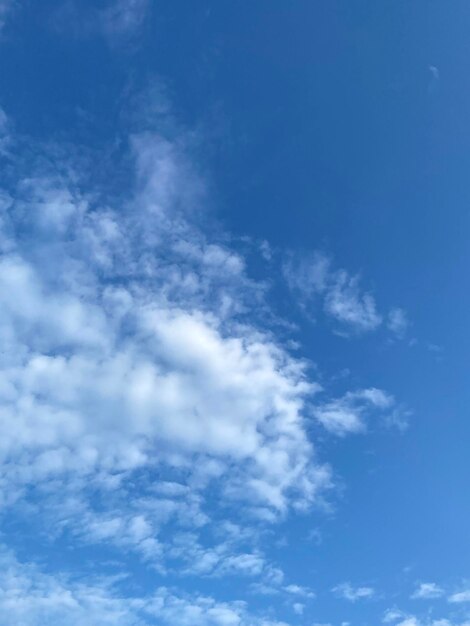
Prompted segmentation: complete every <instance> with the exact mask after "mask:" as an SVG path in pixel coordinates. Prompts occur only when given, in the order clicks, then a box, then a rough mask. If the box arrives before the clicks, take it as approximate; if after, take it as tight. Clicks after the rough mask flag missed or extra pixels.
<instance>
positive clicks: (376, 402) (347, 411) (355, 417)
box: [313, 387, 395, 437]
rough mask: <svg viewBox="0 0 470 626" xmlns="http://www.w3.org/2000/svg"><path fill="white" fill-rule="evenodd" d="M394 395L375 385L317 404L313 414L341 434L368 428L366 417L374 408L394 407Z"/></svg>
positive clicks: (382, 409) (324, 424) (333, 431)
mask: <svg viewBox="0 0 470 626" xmlns="http://www.w3.org/2000/svg"><path fill="white" fill-rule="evenodd" d="M394 403H395V401H394V398H393V397H392V396H390V395H389V394H387V393H385V392H384V391H382V390H381V389H376V388H374V387H372V388H370V389H361V390H358V391H349V392H347V393H346V394H345V395H344V396H343V397H341V398H337V399H334V400H330V401H328V402H326V403H324V404H319V405H316V406H315V407H314V409H313V415H314V417H315V419H317V420H318V421H319V422H320V424H321V425H322V426H323V427H324V428H326V430H328V431H330V432H331V433H333V434H335V435H339V436H341V437H342V436H345V435H347V434H350V433H360V432H364V431H365V430H366V429H367V424H366V421H365V420H366V417H367V416H368V415H369V414H370V413H371V412H372V411H373V410H374V409H378V410H380V411H384V410H387V409H390V408H391V407H393V405H394Z"/></svg>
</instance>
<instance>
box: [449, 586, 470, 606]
mask: <svg viewBox="0 0 470 626" xmlns="http://www.w3.org/2000/svg"><path fill="white" fill-rule="evenodd" d="M449 602H453V603H456V604H460V603H462V602H470V589H464V590H462V591H457V592H456V593H453V594H452V595H450V596H449Z"/></svg>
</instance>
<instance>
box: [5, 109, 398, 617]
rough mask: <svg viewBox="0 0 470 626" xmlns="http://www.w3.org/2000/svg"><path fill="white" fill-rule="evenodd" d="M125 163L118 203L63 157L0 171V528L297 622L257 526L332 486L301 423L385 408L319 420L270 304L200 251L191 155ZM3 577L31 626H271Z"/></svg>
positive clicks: (256, 287) (354, 400)
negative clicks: (215, 586)
mask: <svg viewBox="0 0 470 626" xmlns="http://www.w3.org/2000/svg"><path fill="white" fill-rule="evenodd" d="M0 121H1V120H0ZM5 127H8V128H10V126H9V122H8V120H7V119H6V120H5ZM8 132H10V131H8ZM12 141H15V139H14V138H13V139H12ZM126 145H127V146H128V150H127V152H126V155H125V158H124V161H125V164H124V165H123V164H122V163H119V165H120V167H121V168H125V167H127V168H128V170H127V171H126V175H127V179H128V180H129V181H131V182H130V183H129V188H128V189H127V190H123V191H121V192H120V193H119V195H113V194H110V193H108V192H107V191H106V189H104V188H102V187H101V186H99V185H97V184H96V182H95V181H94V179H93V178H89V176H88V174H87V172H88V171H91V170H92V169H93V168H92V167H91V165H92V164H91V163H88V164H87V167H84V168H83V169H82V168H81V166H80V165H77V163H80V162H81V161H82V160H83V159H86V157H83V155H80V158H76V159H74V156H75V155H73V154H72V155H70V156H65V155H64V152H63V150H61V149H60V147H57V146H53V147H52V148H51V147H48V148H46V147H45V146H42V145H40V146H35V150H34V151H28V153H27V155H26V156H19V157H17V158H15V159H14V158H13V156H12V154H10V153H8V154H5V153H1V154H0V158H2V159H8V160H9V171H10V172H15V175H14V176H11V177H10V178H9V179H8V180H7V181H5V188H4V189H3V191H2V192H1V196H0V198H3V201H2V202H0V242H1V245H2V252H3V254H2V256H1V257H0V341H1V345H2V352H1V355H0V368H1V377H0V429H1V431H2V438H1V439H0V488H1V489H0V493H1V497H0V512H1V513H2V514H3V515H8V514H11V512H12V511H14V514H15V518H16V519H18V520H20V521H21V523H22V524H24V527H25V529H29V531H30V532H31V533H32V534H34V535H35V536H38V535H39V534H41V536H43V535H44V534H45V535H47V537H48V539H49V540H50V541H54V540H55V539H57V538H58V537H61V538H62V539H63V540H64V541H68V542H70V545H73V546H75V547H80V548H81V547H83V546H84V545H92V546H96V545H99V546H101V548H104V549H109V551H110V553H111V554H112V555H113V556H114V557H116V558H133V559H136V558H137V559H138V560H139V564H140V566H143V567H146V568H152V570H153V571H154V572H155V571H157V572H158V574H160V575H162V576H163V575H165V574H168V573H170V574H172V575H174V576H175V577H176V576H197V577H212V578H216V577H221V576H224V577H232V576H243V577H245V578H249V579H251V580H252V581H256V582H253V583H252V584H253V585H254V584H258V585H259V586H260V587H259V588H261V586H263V588H265V589H271V590H273V589H274V590H275V591H276V592H278V593H282V594H284V597H285V598H287V597H290V600H289V602H290V603H291V606H294V604H297V609H295V607H294V610H297V611H298V612H300V610H301V609H300V607H301V605H303V604H304V602H305V601H306V600H307V599H309V598H312V597H313V592H311V591H310V590H308V589H307V588H305V587H302V586H300V585H296V584H295V583H292V584H287V585H286V583H285V581H284V578H285V577H284V573H283V572H282V570H281V569H280V568H279V567H278V566H277V565H276V563H273V562H271V561H270V559H269V558H268V557H267V556H266V554H265V552H264V551H263V549H262V547H261V546H260V535H261V532H257V531H256V526H257V525H259V526H260V527H262V526H263V525H264V524H266V523H271V522H274V521H278V520H279V519H280V518H281V517H282V516H285V515H287V514H288V513H289V512H290V511H292V510H293V509H294V510H305V509H306V508H308V507H310V506H312V505H314V504H315V503H319V502H321V498H322V495H323V493H324V491H325V489H327V488H328V487H330V486H331V470H330V469H329V467H328V466H327V465H326V464H324V463H322V462H321V461H320V460H319V459H318V458H317V455H316V451H315V447H314V444H313V442H312V441H311V440H310V438H309V437H308V436H307V429H306V426H305V419H306V416H309V415H311V412H312V410H313V411H314V415H315V417H316V419H318V421H319V422H321V423H322V424H323V425H324V426H325V428H327V429H329V430H330V431H332V432H335V433H336V434H345V433H346V432H356V431H359V430H361V429H362V428H363V427H364V426H365V418H366V417H367V415H368V412H369V410H370V409H372V408H375V409H380V410H382V409H383V410H384V409H386V408H387V407H388V406H389V405H390V404H391V403H393V400H392V398H391V397H390V396H388V395H387V394H385V392H383V391H381V390H378V389H374V388H370V389H365V390H359V391H354V392H349V393H346V394H345V395H344V397H343V398H341V399H339V400H336V401H330V402H327V403H324V404H321V402H319V403H315V405H314V404H313V402H314V400H315V394H317V393H318V392H319V391H320V386H319V384H318V383H317V382H316V381H315V380H312V379H311V378H310V377H309V375H308V372H309V370H308V368H307V364H306V363H305V362H304V361H303V360H302V359H301V358H297V357H294V356H292V354H290V353H289V351H288V350H287V348H286V346H285V345H284V344H283V343H282V342H281V341H279V340H278V339H277V338H276V336H275V334H274V332H273V330H272V329H271V328H270V327H269V326H266V324H265V323H264V320H263V318H262V315H260V311H263V310H265V309H266V308H267V304H266V298H265V286H264V285H262V284H259V283H257V282H256V281H253V280H252V279H250V277H249V276H248V273H247V270H246V263H245V259H244V258H243V256H242V255H241V254H239V253H238V252H236V251H235V250H234V249H233V248H232V247H231V246H230V244H229V237H228V236H226V235H225V234H224V233H220V229H218V228H214V229H213V231H214V232H215V233H216V234H212V235H210V234H209V228H207V221H206V218H207V216H206V215H205V214H204V206H205V202H206V200H207V195H206V188H205V185H204V181H203V180H202V179H201V177H200V176H199V175H198V172H197V170H196V168H195V166H194V164H193V162H192V161H191V158H190V157H189V150H188V148H187V145H186V143H185V138H184V137H179V136H178V137H176V138H175V137H173V138H172V139H171V140H170V139H168V137H166V136H165V135H164V134H163V133H161V132H159V131H158V130H156V129H155V128H154V127H151V128H150V127H149V128H146V129H145V128H144V129H142V128H141V129H139V132H138V133H134V134H131V136H130V137H128V138H127V143H126ZM16 147H17V148H19V147H21V146H20V145H18V146H16ZM18 152H19V150H18V149H17V150H15V151H12V153H18ZM31 153H36V154H39V155H40V156H39V158H38V160H37V161H35V160H34V159H33V157H32V156H31ZM95 159H96V156H95ZM119 171H121V169H119ZM120 189H121V188H120ZM217 233H218V234H217ZM316 280H317V279H316ZM318 280H320V278H318ZM353 415H354V416H355V417H353ZM233 516H234V517H235V518H236V520H237V523H239V524H240V526H238V525H237V524H235V523H234V522H233V521H232V520H230V517H233ZM247 520H248V521H247ZM222 522H224V523H222ZM253 527H254V528H255V530H253ZM64 538H65V539H64ZM2 558H4V559H6V560H5V563H6V562H7V561H8V559H10V560H11V559H13V557H11V556H8V555H4V557H2ZM11 563H12V565H11V567H10V570H11V571H15V572H18V574H15V576H17V577H19V578H18V581H19V587H14V588H13V590H12V589H10V588H8V580H6V579H5V577H3V578H2V575H1V574H0V589H2V588H6V589H7V591H6V592H5V593H4V594H3V596H1V598H0V607H2V606H3V607H10V606H11V611H10V612H9V613H8V614H9V615H10V616H12V619H13V616H15V617H16V615H18V616H19V619H18V620H16V622H15V623H22V624H23V623H24V624H25V625H26V626H30V625H31V626H33V625H36V624H42V623H45V621H46V620H48V621H49V622H50V623H51V624H55V622H54V620H56V622H57V624H63V623H67V624H72V625H74V624H77V625H80V626H81V624H84V623H85V620H86V622H87V624H89V625H93V623H100V624H107V623H109V624H114V623H116V624H119V625H120V626H127V624H132V625H134V624H135V625H139V624H146V623H147V622H146V620H147V619H150V620H151V619H154V621H155V619H157V620H158V623H163V624H166V623H168V624H174V623H178V624H183V625H184V624H188V625H189V624H191V625H195V626H197V625H198V624H201V625H205V624H207V625H208V626H209V625H211V626H217V625H219V624H220V625H221V626H224V625H228V626H230V625H231V624H234V625H235V624H236V625H237V626H244V625H245V624H246V626H248V624H249V625H250V626H258V624H259V626H281V623H280V622H275V621H272V620H271V621H270V618H267V617H266V618H264V617H263V618H258V617H254V616H252V615H251V614H249V613H248V609H247V607H246V606H245V605H244V604H240V603H225V604H224V603H220V602H216V601H215V600H214V599H211V598H205V597H202V596H199V595H195V596H182V595H181V594H177V593H176V592H174V591H168V590H164V589H160V590H158V592H157V593H156V595H153V596H152V597H148V596H145V597H137V598H135V597H132V598H128V597H125V598H123V597H122V596H121V595H119V594H117V593H116V592H115V590H114V589H111V588H109V587H103V586H102V585H101V584H98V583H97V584H96V585H95V586H94V585H93V584H91V583H90V582H89V581H88V582H87V584H86V585H85V584H82V583H80V582H78V583H77V582H73V581H70V579H67V578H64V577H60V576H59V577H56V578H51V577H47V576H45V575H43V574H41V573H40V572H39V571H38V570H36V569H35V568H33V567H32V566H31V567H30V566H25V567H23V566H20V565H19V564H15V562H14V559H13V561H11ZM9 580H10V579H9ZM31 580H32V581H33V582H29V581H31ZM18 581H17V582H18ZM2 585H3V587H2ZM340 587H341V586H340ZM340 587H339V588H338V589H340ZM253 588H254V587H253ZM367 589H368V588H359V589H356V590H354V589H353V588H352V587H351V588H349V587H348V586H347V585H346V587H345V588H344V589H343V595H344V594H346V595H345V596H344V597H347V595H348V593H349V595H351V594H352V595H354V594H356V596H357V598H359V597H366V595H365V594H366V590H367ZM358 594H359V595H358ZM361 594H362V595H361ZM25 597H26V599H25ZM12 598H13V600H12ZM1 602H4V604H3V605H2V604H1ZM54 602H55V603H56V604H54ZM14 611H17V613H16V614H15V613H14ZM148 616H151V618H149V617H148ZM20 618H21V619H20ZM21 620H23V621H21ZM28 620H29V621H28ZM93 620H95V622H93ZM106 620H107V621H106ZM113 620H114V621H113ZM150 623H152V621H150Z"/></svg>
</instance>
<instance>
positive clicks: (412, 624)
mask: <svg viewBox="0 0 470 626" xmlns="http://www.w3.org/2000/svg"><path fill="white" fill-rule="evenodd" d="M382 622H383V623H384V624H394V625H395V626H469V622H468V621H464V622H461V621H455V620H450V619H447V618H438V619H433V618H432V617H429V616H425V617H423V618H421V617H418V616H416V615H411V614H409V613H405V612H404V611H400V610H399V609H389V610H388V611H386V612H385V615H384V617H383V619H382Z"/></svg>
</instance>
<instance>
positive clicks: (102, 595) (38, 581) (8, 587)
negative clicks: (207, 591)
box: [0, 548, 287, 626]
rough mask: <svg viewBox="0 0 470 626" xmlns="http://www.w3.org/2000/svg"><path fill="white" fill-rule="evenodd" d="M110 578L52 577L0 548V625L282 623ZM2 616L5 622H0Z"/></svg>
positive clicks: (238, 606)
mask: <svg viewBox="0 0 470 626" xmlns="http://www.w3.org/2000/svg"><path fill="white" fill-rule="evenodd" d="M117 582H119V581H116V580H114V581H113V579H110V580H106V579H103V578H101V579H96V580H95V581H94V582H87V583H84V582H82V581H80V580H76V579H75V580H73V579H70V577H67V576H64V575H61V576H55V577H54V576H52V575H50V574H45V573H43V572H41V571H40V570H39V569H38V568H37V567H35V566H33V565H29V564H22V563H20V562H18V561H17V560H16V558H15V557H14V556H13V555H12V554H11V553H10V552H8V551H6V550H5V549H3V548H2V549H1V550H0V625H1V626H9V625H10V624H17V625H18V626H43V624H45V623H47V624H49V625H50V626H63V624H67V626H104V625H106V626H108V625H109V626H150V625H151V624H155V620H158V623H159V624H169V625H172V626H173V624H179V625H181V626H287V624H285V623H284V622H277V621H272V620H270V619H269V618H266V617H264V616H257V615H253V614H251V613H249V612H248V610H247V607H246V604H245V603H244V602H217V601H215V600H214V599H213V598H211V597H207V596H202V595H197V594H196V595H181V594H180V595H178V594H176V593H174V592H172V591H170V590H169V589H166V588H159V589H157V590H156V591H155V592H154V593H152V594H150V595H145V596H135V595H134V596H123V595H122V594H120V593H119V592H118V589H117V584H116V583H117ZM5 620H7V621H5Z"/></svg>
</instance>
